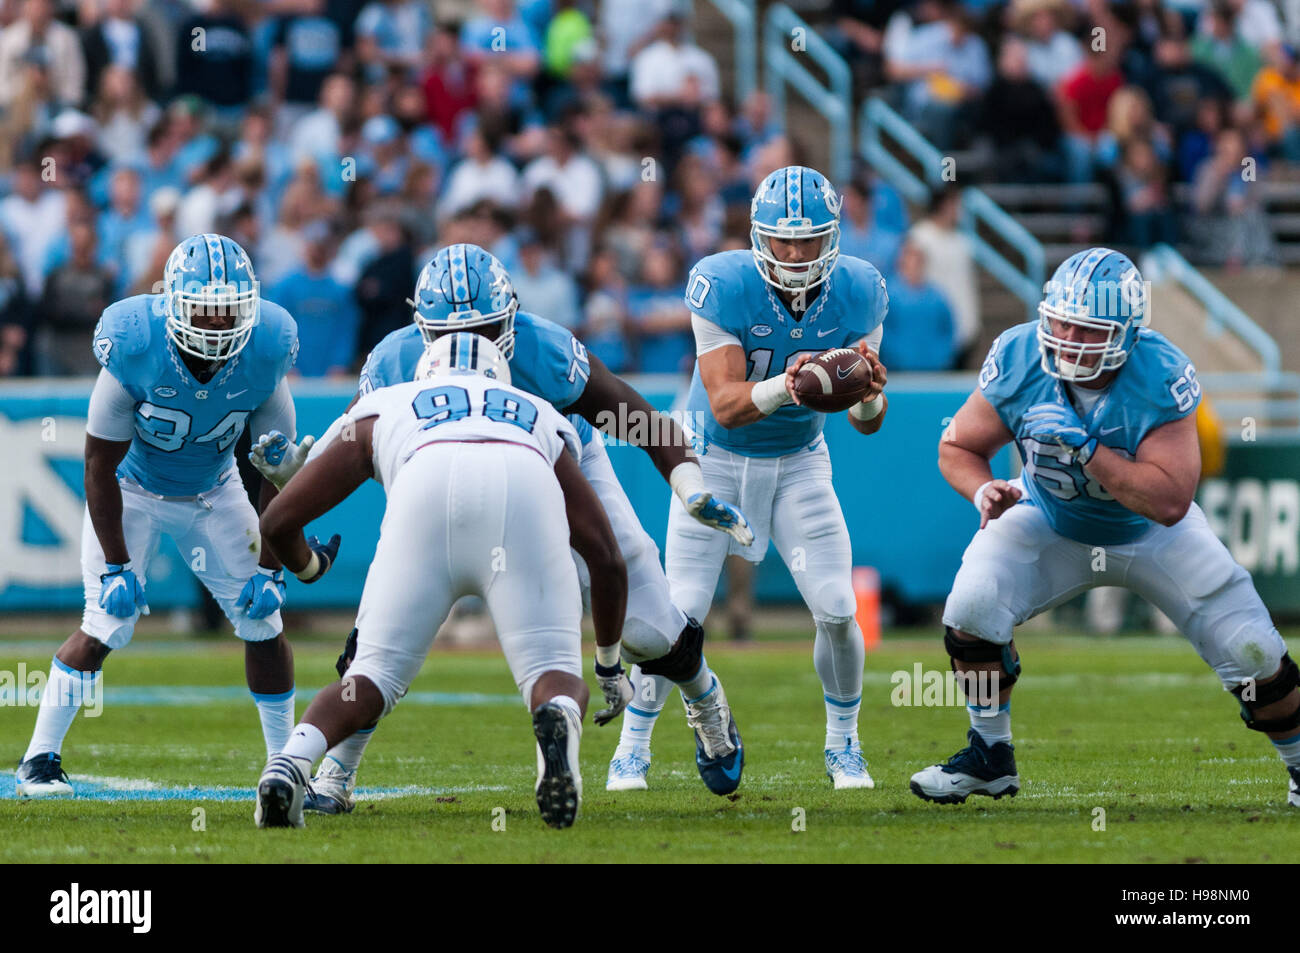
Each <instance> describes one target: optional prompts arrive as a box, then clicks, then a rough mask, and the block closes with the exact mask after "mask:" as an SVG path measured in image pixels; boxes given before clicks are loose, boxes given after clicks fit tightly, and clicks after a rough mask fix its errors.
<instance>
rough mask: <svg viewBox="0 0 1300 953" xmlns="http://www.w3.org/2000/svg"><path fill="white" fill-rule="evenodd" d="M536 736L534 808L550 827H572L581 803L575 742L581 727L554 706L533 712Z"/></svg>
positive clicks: (572, 718) (579, 776)
mask: <svg viewBox="0 0 1300 953" xmlns="http://www.w3.org/2000/svg"><path fill="white" fill-rule="evenodd" d="M533 734H534V735H536V736H537V786H536V792H537V808H538V810H540V811H541V812H542V820H544V821H545V822H546V823H547V824H549V825H550V826H551V827H555V828H565V827H572V826H573V822H574V820H576V819H577V817H578V807H579V805H580V804H581V803H582V774H581V773H580V768H579V765H578V742H579V740H580V739H581V738H582V723H581V722H579V721H578V720H577V719H575V718H574V717H573V716H572V715H571V714H569V712H568V711H566V710H565V709H564V708H562V707H561V706H559V705H557V704H555V703H554V702H545V703H544V704H541V705H538V706H537V710H536V711H534V712H533Z"/></svg>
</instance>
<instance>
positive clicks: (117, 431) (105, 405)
mask: <svg viewBox="0 0 1300 953" xmlns="http://www.w3.org/2000/svg"><path fill="white" fill-rule="evenodd" d="M86 433H88V434H89V435H90V436H92V437H98V438H99V439H100V440H112V441H115V442H118V443H122V442H125V441H127V440H130V439H131V438H132V437H134V436H135V398H134V397H132V396H131V395H130V394H128V393H127V391H126V388H125V387H123V386H122V385H121V383H119V382H118V379H117V378H116V377H114V376H113V375H112V374H110V373H109V372H108V371H107V370H106V369H104V368H100V370H99V377H98V378H96V379H95V389H94V390H93V391H91V392H90V411H89V412H88V413H87V414H86Z"/></svg>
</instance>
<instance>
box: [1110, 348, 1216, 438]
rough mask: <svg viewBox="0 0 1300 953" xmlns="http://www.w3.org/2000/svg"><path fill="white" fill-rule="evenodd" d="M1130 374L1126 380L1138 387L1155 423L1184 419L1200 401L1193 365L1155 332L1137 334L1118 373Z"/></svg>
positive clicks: (1199, 385)
mask: <svg viewBox="0 0 1300 953" xmlns="http://www.w3.org/2000/svg"><path fill="white" fill-rule="evenodd" d="M1130 364H1132V365H1134V366H1133V367H1129V366H1128V365H1130ZM1130 371H1132V372H1134V374H1133V375H1132V376H1131V377H1130V378H1129V379H1130V380H1132V381H1134V383H1135V384H1139V385H1140V386H1141V389H1142V393H1143V396H1145V397H1146V399H1147V400H1148V401H1149V403H1150V405H1151V410H1152V413H1153V414H1154V415H1155V418H1156V421H1158V423H1168V422H1169V421H1172V420H1178V419H1179V418H1181V417H1185V416H1186V415H1187V414H1189V413H1191V412H1192V411H1194V410H1195V409H1196V406H1197V404H1199V403H1200V402H1201V382H1200V381H1199V380H1197V378H1196V367H1195V365H1193V364H1192V362H1191V359H1190V358H1188V356H1187V355H1186V354H1184V353H1183V352H1182V351H1181V350H1179V349H1178V348H1177V347H1176V346H1175V345H1174V344H1173V342H1171V341H1170V340H1169V339H1168V338H1166V337H1165V336H1164V335H1163V334H1160V333H1159V332H1157V331H1153V330H1152V329H1150V328H1142V329H1140V330H1139V331H1138V335H1137V338H1136V340H1135V342H1134V345H1133V350H1132V352H1131V353H1130V354H1129V357H1128V360H1127V361H1126V362H1125V366H1124V367H1123V368H1122V369H1121V370H1120V374H1121V375H1125V374H1127V373H1128V372H1130Z"/></svg>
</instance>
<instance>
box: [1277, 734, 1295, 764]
mask: <svg viewBox="0 0 1300 953" xmlns="http://www.w3.org/2000/svg"><path fill="white" fill-rule="evenodd" d="M1273 747H1275V748H1277V753H1278V754H1280V755H1281V756H1282V761H1283V762H1284V763H1285V764H1286V766H1287V767H1288V768H1300V735H1295V736H1294V737H1291V738H1283V739H1282V740H1281V741H1274V742H1273Z"/></svg>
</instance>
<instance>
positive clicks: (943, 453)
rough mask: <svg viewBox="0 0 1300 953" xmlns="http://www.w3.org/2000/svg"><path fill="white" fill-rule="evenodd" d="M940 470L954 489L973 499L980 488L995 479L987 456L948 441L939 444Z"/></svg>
mask: <svg viewBox="0 0 1300 953" xmlns="http://www.w3.org/2000/svg"><path fill="white" fill-rule="evenodd" d="M939 472H940V473H942V474H943V478H944V479H945V480H947V481H948V484H949V485H950V486H951V487H952V488H953V489H954V490H956V491H957V492H958V493H960V494H961V495H962V496H964V497H966V499H968V500H972V501H973V500H974V499H975V494H976V493H977V492H978V491H979V488H980V487H982V486H983V485H984V484H985V483H988V482H989V481H990V480H992V479H993V467H992V465H991V464H990V463H989V460H988V458H987V457H982V456H980V455H979V454H978V453H975V452H974V451H972V450H967V449H965V448H964V447H959V446H957V445H956V444H955V443H948V442H942V443H940V444H939Z"/></svg>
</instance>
